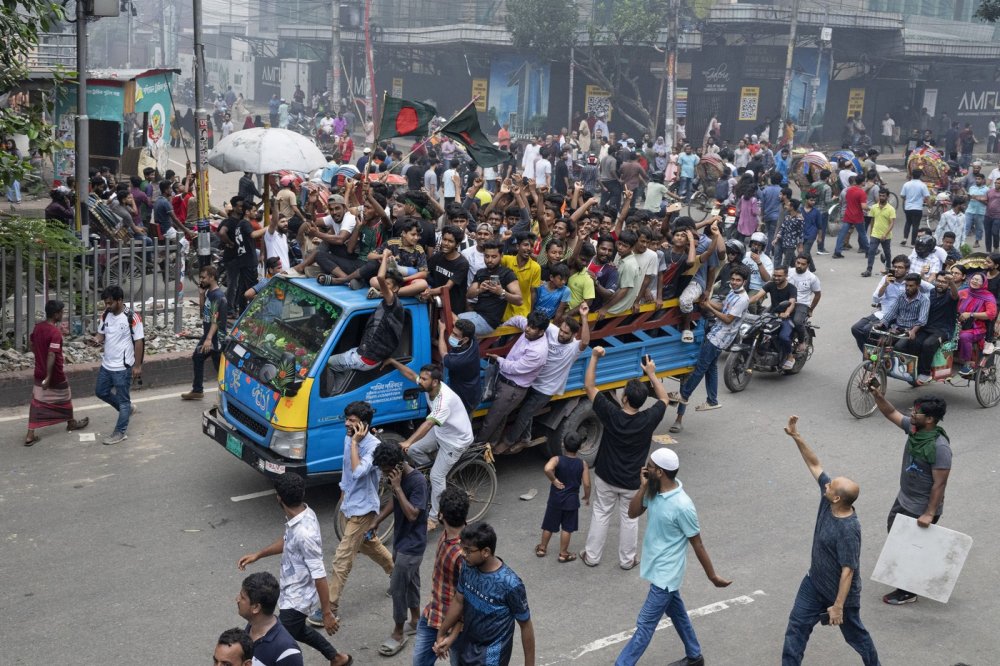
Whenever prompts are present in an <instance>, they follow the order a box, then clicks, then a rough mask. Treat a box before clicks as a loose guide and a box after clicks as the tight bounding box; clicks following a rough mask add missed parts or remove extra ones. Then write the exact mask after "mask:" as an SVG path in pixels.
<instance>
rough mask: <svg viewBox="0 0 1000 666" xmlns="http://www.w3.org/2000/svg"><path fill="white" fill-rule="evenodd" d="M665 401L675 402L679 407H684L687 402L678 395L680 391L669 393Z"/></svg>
mask: <svg viewBox="0 0 1000 666" xmlns="http://www.w3.org/2000/svg"><path fill="white" fill-rule="evenodd" d="M667 400H669V401H670V402H676V403H677V404H679V405H686V404H688V401H687V400H686V399H685V398H684V397H683V396H682V395H681V394H680V391H671V392H670V393H668V394H667Z"/></svg>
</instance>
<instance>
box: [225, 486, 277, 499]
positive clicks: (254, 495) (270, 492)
mask: <svg viewBox="0 0 1000 666" xmlns="http://www.w3.org/2000/svg"><path fill="white" fill-rule="evenodd" d="M273 494H274V488H272V489H271V490H262V491H260V492H259V493H250V494H249V495H237V496H236V497H230V498H229V499H230V500H232V501H233V502H242V501H243V500H250V499H257V498H258V497H267V496H268V495H273Z"/></svg>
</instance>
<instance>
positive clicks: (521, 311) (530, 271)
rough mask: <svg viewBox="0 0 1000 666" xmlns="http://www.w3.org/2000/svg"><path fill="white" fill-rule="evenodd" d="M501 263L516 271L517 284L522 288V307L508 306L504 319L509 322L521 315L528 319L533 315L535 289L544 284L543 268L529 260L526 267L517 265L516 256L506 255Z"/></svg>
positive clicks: (510, 304)
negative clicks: (532, 304) (532, 302)
mask: <svg viewBox="0 0 1000 666" xmlns="http://www.w3.org/2000/svg"><path fill="white" fill-rule="evenodd" d="M500 261H501V263H502V264H503V265H504V266H506V267H507V268H509V269H510V270H512V271H514V275H516V276H517V284H518V286H519V287H521V299H522V300H521V305H514V304H512V303H508V304H507V310H506V311H505V312H504V315H503V319H504V321H507V320H508V319H510V318H511V317H516V316H517V315H521V316H523V317H527V316H528V315H529V314H531V295H532V294H533V293H535V287H537V286H538V285H540V284H542V267H541V266H539V265H538V262H537V261H535V260H534V259H530V258H529V259H528V263H526V264H525V265H524V267H521V266H518V265H517V257H516V256H514V255H510V254H507V255H504V256H503V259H501V260H500Z"/></svg>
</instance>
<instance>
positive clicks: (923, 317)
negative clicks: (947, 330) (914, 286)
mask: <svg viewBox="0 0 1000 666" xmlns="http://www.w3.org/2000/svg"><path fill="white" fill-rule="evenodd" d="M930 307H931V301H930V299H929V298H927V294H924V293H922V292H917V295H916V297H914V298H913V299H910V298H908V297H907V296H906V295H905V294H904V295H903V296H901V297H899V298H897V299H896V302H895V303H893V304H892V307H891V308H890V309H889V310H888V311H887V312H886V313H885V316H884V317H882V325H883V326H893V325H895V326H898V327H900V328H913V327H914V326H923V325H924V324H926V323H927V313H928V311H929V310H930Z"/></svg>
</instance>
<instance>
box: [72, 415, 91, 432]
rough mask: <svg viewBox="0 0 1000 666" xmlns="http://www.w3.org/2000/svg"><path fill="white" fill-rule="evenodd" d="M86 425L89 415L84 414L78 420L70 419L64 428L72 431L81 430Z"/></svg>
mask: <svg viewBox="0 0 1000 666" xmlns="http://www.w3.org/2000/svg"><path fill="white" fill-rule="evenodd" d="M88 425H90V417H89V416H84V417H83V418H82V419H80V420H79V421H70V422H69V423H67V424H66V430H68V431H69V432H73V431H74V430H83V429H84V428H86V427H87V426H88Z"/></svg>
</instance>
